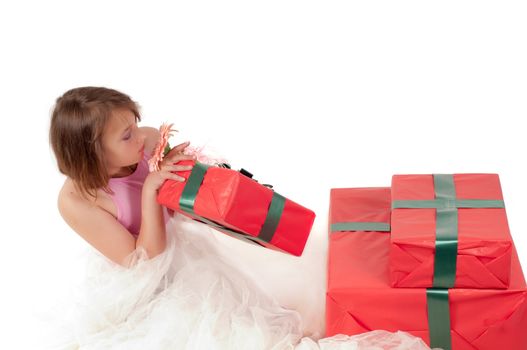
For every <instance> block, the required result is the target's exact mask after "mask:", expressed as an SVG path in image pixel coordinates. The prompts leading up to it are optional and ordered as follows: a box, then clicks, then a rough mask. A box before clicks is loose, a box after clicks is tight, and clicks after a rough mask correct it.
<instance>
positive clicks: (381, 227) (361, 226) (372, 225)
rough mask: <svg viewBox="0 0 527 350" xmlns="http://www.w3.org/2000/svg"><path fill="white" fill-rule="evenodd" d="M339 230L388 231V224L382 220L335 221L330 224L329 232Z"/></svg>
mask: <svg viewBox="0 0 527 350" xmlns="http://www.w3.org/2000/svg"><path fill="white" fill-rule="evenodd" d="M340 231H380V232H390V224H386V223H383V222H336V223H334V224H331V232H340Z"/></svg>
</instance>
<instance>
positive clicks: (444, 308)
mask: <svg viewBox="0 0 527 350" xmlns="http://www.w3.org/2000/svg"><path fill="white" fill-rule="evenodd" d="M390 204H391V200H390V188H356V189H332V190H331V202H330V221H329V223H330V233H329V252H328V287H327V298H326V336H332V335H335V334H339V333H343V334H349V335H353V334H359V333H363V332H367V331H370V330H375V329H384V330H387V331H392V332H395V331H397V330H401V331H406V332H408V333H411V334H413V335H415V336H418V337H421V338H422V339H423V340H424V341H425V342H427V344H429V345H430V344H431V342H432V344H431V346H434V347H443V348H445V349H449V348H450V349H453V350H475V349H478V350H487V349H488V350H490V349H492V350H495V349H507V350H525V349H527V332H525V330H526V329H527V286H526V284H525V280H524V277H523V273H522V270H521V267H520V263H519V260H518V257H517V254H516V251H515V250H514V247H512V265H511V268H512V269H511V272H512V273H511V279H510V287H509V289H507V290H503V289H437V288H436V289H433V288H429V289H426V288H392V287H391V286H390V282H389V268H388V266H389V253H390V232H389V223H390ZM445 293H447V294H446V296H445ZM437 294H443V295H442V296H439V298H437ZM445 297H446V299H445ZM438 300H439V301H438ZM430 325H432V327H430ZM445 342H447V343H448V345H444V344H445Z"/></svg>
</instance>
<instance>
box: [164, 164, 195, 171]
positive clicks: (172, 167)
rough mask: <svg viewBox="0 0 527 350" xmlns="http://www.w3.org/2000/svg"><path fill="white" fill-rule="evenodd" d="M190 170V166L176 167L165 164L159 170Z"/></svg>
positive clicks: (175, 165)
mask: <svg viewBox="0 0 527 350" xmlns="http://www.w3.org/2000/svg"><path fill="white" fill-rule="evenodd" d="M191 169H192V165H177V164H167V165H164V166H163V167H162V168H161V170H167V171H187V170H191Z"/></svg>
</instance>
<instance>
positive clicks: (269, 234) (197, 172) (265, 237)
mask: <svg viewBox="0 0 527 350" xmlns="http://www.w3.org/2000/svg"><path fill="white" fill-rule="evenodd" d="M208 168H209V166H208V165H206V164H203V163H199V162H196V164H195V165H194V166H193V167H192V171H191V173H190V176H189V177H188V179H187V183H186V185H185V187H184V188H183V191H182V193H181V197H180V198H179V206H180V208H181V209H182V210H183V211H185V212H186V213H188V214H189V215H191V216H192V217H193V218H194V220H196V221H201V222H203V223H205V224H208V225H210V226H212V227H214V228H215V229H217V230H219V231H223V232H225V233H227V234H230V235H232V236H234V237H236V238H238V239H241V240H244V241H247V242H249V243H253V244H258V245H261V246H265V245H264V244H262V242H270V241H271V240H272V239H273V236H274V234H275V232H276V228H277V227H278V223H279V222H280V218H281V216H282V212H283V210H284V206H285V197H283V196H281V195H280V194H278V193H276V192H274V191H273V198H272V200H271V204H270V206H269V210H268V211H267V216H266V218H265V221H264V224H263V225H262V228H261V230H260V232H259V234H258V236H257V237H253V236H250V235H248V234H246V233H243V232H241V231H238V230H234V229H232V228H229V227H226V226H224V225H222V224H219V223H217V222H215V221H212V220H210V219H207V218H205V217H203V216H201V215H198V214H196V212H195V211H194V204H195V202H196V197H197V195H198V192H199V188H200V187H201V184H202V183H203V180H204V178H205V173H206V172H207V169H208Z"/></svg>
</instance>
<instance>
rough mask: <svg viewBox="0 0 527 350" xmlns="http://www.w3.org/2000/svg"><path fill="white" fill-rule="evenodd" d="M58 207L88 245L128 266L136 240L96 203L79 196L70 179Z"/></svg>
mask: <svg viewBox="0 0 527 350" xmlns="http://www.w3.org/2000/svg"><path fill="white" fill-rule="evenodd" d="M98 195H99V192H98V193H97V196H98ZM58 207H59V212H60V214H61V216H62V218H63V219H64V221H65V222H66V223H67V224H68V225H69V226H70V227H71V228H72V229H73V231H75V232H76V233H77V234H78V235H79V236H81V237H82V238H83V239H84V240H85V241H86V242H88V243H89V244H90V245H92V246H93V247H94V248H95V249H97V250H98V251H99V252H101V253H102V254H103V255H105V256H106V257H107V258H109V259H110V260H113V261H114V262H116V263H118V264H121V265H123V264H126V261H125V259H126V258H127V257H128V256H129V254H130V253H131V252H132V251H133V250H134V249H135V238H134V237H133V235H132V234H131V233H130V232H129V231H128V230H127V229H126V228H125V227H124V226H122V225H121V224H120V223H119V222H118V221H117V220H116V219H115V217H114V216H112V215H111V213H109V212H108V211H106V210H104V208H102V207H101V206H100V205H98V204H97V203H96V201H95V200H91V199H85V198H84V197H82V196H80V194H78V193H77V191H76V190H75V187H74V186H73V183H72V181H71V180H66V182H65V183H64V186H63V187H62V189H61V190H60V192H59V196H58Z"/></svg>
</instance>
